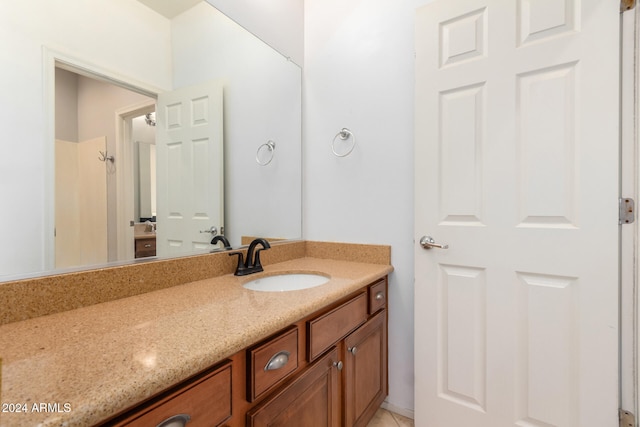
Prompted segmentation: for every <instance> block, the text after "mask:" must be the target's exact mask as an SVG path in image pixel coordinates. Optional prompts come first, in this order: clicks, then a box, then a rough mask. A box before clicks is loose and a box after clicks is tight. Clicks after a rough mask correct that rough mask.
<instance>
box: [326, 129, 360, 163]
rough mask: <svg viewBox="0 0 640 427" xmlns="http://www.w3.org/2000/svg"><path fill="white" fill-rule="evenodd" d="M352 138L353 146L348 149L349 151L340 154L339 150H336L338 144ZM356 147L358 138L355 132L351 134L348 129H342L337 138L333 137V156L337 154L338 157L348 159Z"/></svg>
mask: <svg viewBox="0 0 640 427" xmlns="http://www.w3.org/2000/svg"><path fill="white" fill-rule="evenodd" d="M338 138H340V139H338ZM349 138H351V139H352V141H353V142H352V143H351V146H350V147H349V148H348V149H347V151H345V152H343V153H339V152H338V150H336V142H338V141H346V140H347V139H349ZM355 147H356V136H355V135H354V134H353V132H351V131H350V130H349V129H347V128H342V129H341V130H340V132H338V133H337V134H336V136H334V137H333V141H332V142H331V151H333V154H335V155H336V156H338V157H346V156H348V155H349V154H351V152H352V151H353V149H354V148H355Z"/></svg>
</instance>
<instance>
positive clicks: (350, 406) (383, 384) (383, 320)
mask: <svg viewBox="0 0 640 427" xmlns="http://www.w3.org/2000/svg"><path fill="white" fill-rule="evenodd" d="M386 324H387V312H386V310H382V311H380V312H379V313H378V314H376V315H375V316H374V317H373V318H372V319H371V320H369V321H368V322H367V323H366V324H364V325H363V326H362V327H360V328H359V329H358V330H357V331H355V332H354V333H352V334H351V335H349V336H348V337H347V338H346V339H345V340H344V356H343V360H344V367H343V371H342V374H343V380H344V382H343V384H344V414H343V420H344V423H343V425H344V426H345V427H351V426H366V425H367V423H368V422H369V420H370V419H371V417H373V414H375V412H376V410H377V409H378V407H379V406H380V404H381V403H382V402H383V401H384V398H385V397H386V396H387V394H388V381H387V328H386Z"/></svg>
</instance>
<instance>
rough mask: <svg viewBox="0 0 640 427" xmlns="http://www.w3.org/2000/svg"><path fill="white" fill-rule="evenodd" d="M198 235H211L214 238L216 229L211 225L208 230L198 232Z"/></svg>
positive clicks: (216, 232)
mask: <svg viewBox="0 0 640 427" xmlns="http://www.w3.org/2000/svg"><path fill="white" fill-rule="evenodd" d="M200 233H211V235H212V236H215V235H216V234H218V229H217V228H216V227H215V225H212V226H211V228H210V229H208V230H200Z"/></svg>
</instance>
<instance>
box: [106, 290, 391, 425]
mask: <svg viewBox="0 0 640 427" xmlns="http://www.w3.org/2000/svg"><path fill="white" fill-rule="evenodd" d="M386 283H387V281H386V278H383V279H381V280H378V281H376V282H374V283H373V284H371V285H369V286H365V287H363V288H362V289H360V290H358V291H357V292H355V293H354V294H352V295H350V296H348V297H347V298H344V299H341V300H340V301H338V302H336V303H334V304H332V305H331V306H329V307H328V308H326V309H323V310H320V311H318V312H316V313H313V314H312V315H310V316H307V317H306V318H305V319H303V320H301V321H299V322H296V323H294V324H292V325H290V326H288V327H286V328H284V329H282V330H281V331H279V332H277V333H275V334H274V335H272V336H270V337H268V338H267V339H265V340H262V341H260V342H258V343H256V344H255V345H252V346H250V347H248V348H246V349H244V350H242V351H240V352H238V353H236V354H234V355H233V356H231V357H230V358H228V359H225V360H224V361H222V362H221V363H218V364H216V365H214V366H212V367H211V368H210V369H208V370H206V371H205V372H203V373H202V374H199V375H197V376H196V377H194V378H192V379H189V380H187V381H185V382H183V383H181V384H179V385H177V386H175V387H173V388H171V389H170V390H168V391H166V392H164V393H162V394H161V395H159V396H157V397H155V398H154V399H152V400H150V401H148V402H146V403H144V404H142V405H139V406H137V407H135V408H133V409H132V410H131V411H128V412H127V413H125V414H124V415H122V416H120V417H117V418H116V419H112V420H109V421H107V422H105V423H104V425H118V426H159V425H163V423H168V422H171V421H173V422H176V423H177V424H176V425H181V422H182V421H184V422H186V421H187V420H188V421H189V424H188V425H189V426H199V425H202V426H212V425H225V426H244V425H246V426H267V425H292V426H293V425H304V426H305V427H312V426H339V425H342V426H363V425H366V424H367V422H368V421H369V420H370V419H371V417H372V416H373V414H374V413H375V411H376V410H377V409H378V407H379V406H380V404H381V403H382V401H383V400H384V398H385V397H386V395H387V316H386V295H387V289H386Z"/></svg>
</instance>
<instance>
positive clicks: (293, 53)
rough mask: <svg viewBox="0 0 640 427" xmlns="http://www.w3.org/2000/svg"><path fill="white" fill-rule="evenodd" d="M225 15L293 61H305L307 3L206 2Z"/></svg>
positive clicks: (294, 0) (275, 0)
mask: <svg viewBox="0 0 640 427" xmlns="http://www.w3.org/2000/svg"><path fill="white" fill-rule="evenodd" d="M207 1H208V2H209V3H210V4H212V5H214V6H215V7H217V8H218V9H219V10H220V11H221V12H222V13H224V14H226V15H227V16H229V17H230V18H231V19H233V20H234V21H236V22H238V23H240V25H242V26H243V27H245V28H246V29H248V30H249V31H251V32H252V33H253V34H255V35H256V36H258V37H259V38H261V39H262V40H264V41H265V42H266V43H268V44H269V45H270V46H273V47H274V48H275V49H276V50H278V51H279V52H280V53H282V54H283V55H284V56H287V57H290V58H291V60H292V61H293V62H295V63H296V64H299V65H302V63H303V60H304V45H303V40H304V28H303V23H304V0H268V1H255V0H207Z"/></svg>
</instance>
